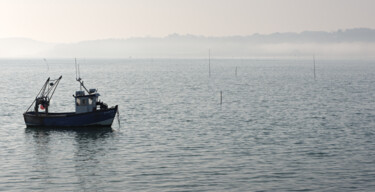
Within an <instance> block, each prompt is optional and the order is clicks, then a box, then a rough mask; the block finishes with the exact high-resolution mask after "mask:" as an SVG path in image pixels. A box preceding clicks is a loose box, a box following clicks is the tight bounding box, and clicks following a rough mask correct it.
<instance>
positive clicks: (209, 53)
mask: <svg viewBox="0 0 375 192" xmlns="http://www.w3.org/2000/svg"><path fill="white" fill-rule="evenodd" d="M208 77H211V49H208Z"/></svg>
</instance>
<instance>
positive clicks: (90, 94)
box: [23, 76, 118, 128]
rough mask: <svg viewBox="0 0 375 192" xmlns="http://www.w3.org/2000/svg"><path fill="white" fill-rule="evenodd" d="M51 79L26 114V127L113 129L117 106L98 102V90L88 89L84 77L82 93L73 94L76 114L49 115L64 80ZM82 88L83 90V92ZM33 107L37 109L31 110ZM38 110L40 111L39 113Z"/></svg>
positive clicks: (81, 84)
mask: <svg viewBox="0 0 375 192" xmlns="http://www.w3.org/2000/svg"><path fill="white" fill-rule="evenodd" d="M61 78H62V76H60V77H59V78H58V79H50V78H48V79H47V80H46V82H45V83H44V85H43V87H42V88H41V90H40V91H39V93H38V95H37V96H36V98H35V100H34V101H33V102H32V103H31V105H30V107H29V108H28V109H27V110H26V112H25V113H24V114H23V117H24V119H25V124H26V126H27V127H52V128H55V127H56V128H60V127H73V128H74V127H110V126H111V125H112V123H113V120H114V118H115V116H116V114H118V106H117V105H116V106H113V107H108V105H107V104H105V103H103V102H102V101H100V100H99V96H100V94H99V93H98V92H97V89H87V88H86V87H85V85H84V84H83V81H82V79H81V78H76V80H77V81H78V82H79V83H80V90H79V91H76V93H75V95H73V97H74V100H75V112H62V113H50V112H49V111H48V108H49V105H50V101H51V98H52V96H53V94H54V93H55V90H56V88H57V86H58V84H59V82H60V80H61ZM82 88H83V89H82ZM33 105H34V110H33V111H32V110H30V109H31V108H32V106H33ZM39 109H40V110H41V111H39Z"/></svg>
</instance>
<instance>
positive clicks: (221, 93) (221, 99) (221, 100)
mask: <svg viewBox="0 0 375 192" xmlns="http://www.w3.org/2000/svg"><path fill="white" fill-rule="evenodd" d="M221 104H223V91H220V105H221Z"/></svg>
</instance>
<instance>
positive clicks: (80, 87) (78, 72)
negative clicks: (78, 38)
mask: <svg viewBox="0 0 375 192" xmlns="http://www.w3.org/2000/svg"><path fill="white" fill-rule="evenodd" d="M74 61H75V65H76V80H77V81H78V82H79V90H80V91H82V87H83V88H84V89H85V91H86V92H87V93H88V94H90V92H89V90H87V88H86V87H85V85H84V84H83V81H82V78H81V72H80V70H79V64H77V59H76V58H75V59H74ZM77 76H78V77H77Z"/></svg>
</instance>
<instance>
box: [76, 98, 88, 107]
mask: <svg viewBox="0 0 375 192" xmlns="http://www.w3.org/2000/svg"><path fill="white" fill-rule="evenodd" d="M85 105H87V99H86V98H77V106H85Z"/></svg>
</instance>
